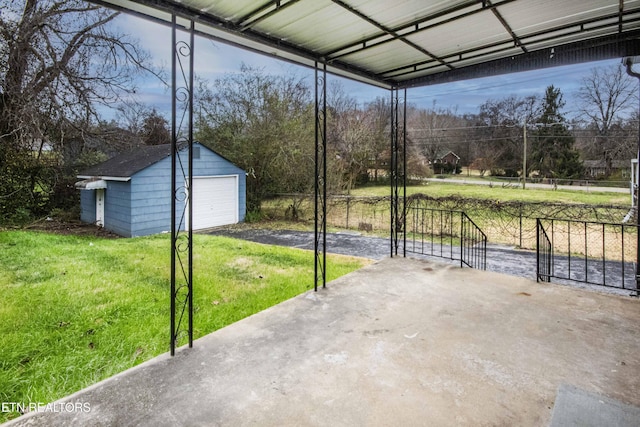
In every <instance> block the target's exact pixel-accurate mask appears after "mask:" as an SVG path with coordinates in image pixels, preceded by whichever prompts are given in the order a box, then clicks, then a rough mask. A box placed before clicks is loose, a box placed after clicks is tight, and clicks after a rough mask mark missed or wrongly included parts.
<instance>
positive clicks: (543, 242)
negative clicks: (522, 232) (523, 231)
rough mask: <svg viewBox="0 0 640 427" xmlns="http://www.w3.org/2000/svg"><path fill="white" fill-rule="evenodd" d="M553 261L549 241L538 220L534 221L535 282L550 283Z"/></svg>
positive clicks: (551, 247)
mask: <svg viewBox="0 0 640 427" xmlns="http://www.w3.org/2000/svg"><path fill="white" fill-rule="evenodd" d="M552 261H553V246H551V239H549V236H548V235H547V232H546V231H545V229H544V226H543V225H542V221H540V219H539V218H538V219H536V281H537V282H550V281H551V270H552V269H551V263H552Z"/></svg>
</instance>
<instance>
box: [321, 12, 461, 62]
mask: <svg viewBox="0 0 640 427" xmlns="http://www.w3.org/2000/svg"><path fill="white" fill-rule="evenodd" d="M331 1H333V2H334V3H335V4H337V5H338V6H340V7H343V8H344V9H346V10H348V11H349V12H351V13H353V14H354V15H356V16H358V17H359V18H361V19H363V20H365V21H367V22H368V23H370V24H371V25H373V26H375V27H377V28H379V29H380V30H382V31H383V32H385V33H386V34H388V35H390V36H392V37H393V40H401V41H402V42H404V43H405V44H407V45H409V46H411V47H412V48H414V49H416V50H417V51H419V52H421V53H423V54H424V55H426V56H428V57H429V58H433V59H435V60H436V61H438V62H440V63H441V64H443V65H447V66H448V67H449V68H453V67H451V66H449V65H448V64H447V63H446V62H444V61H443V60H442V59H440V58H438V56H437V55H434V54H433V53H431V52H429V51H428V50H426V49H425V48H423V47H420V46H418V45H417V44H415V43H413V42H411V41H409V40H407V39H406V38H404V36H402V35H400V34H398V33H397V32H394V31H392V30H390V29H389V28H387V27H385V26H384V25H382V24H380V23H379V22H376V21H375V20H373V19H371V18H370V17H368V16H367V15H365V14H364V13H362V12H360V11H358V10H357V9H355V8H353V7H351V6H349V5H348V4H346V3H344V2H342V1H341V0H331ZM365 49H366V47H365ZM334 59H335V58H334Z"/></svg>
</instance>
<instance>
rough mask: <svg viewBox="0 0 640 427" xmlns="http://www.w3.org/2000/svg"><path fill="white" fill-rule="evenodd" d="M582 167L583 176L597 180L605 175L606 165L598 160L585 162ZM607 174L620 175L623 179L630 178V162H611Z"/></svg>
mask: <svg viewBox="0 0 640 427" xmlns="http://www.w3.org/2000/svg"><path fill="white" fill-rule="evenodd" d="M582 163H583V165H584V173H585V176H588V177H591V178H597V177H600V176H604V175H606V174H607V163H606V162H605V161H604V160H602V159H600V160H585V161H583V162H582ZM609 172H610V173H612V174H618V173H619V174H620V176H621V177H623V178H629V176H631V175H630V174H631V162H630V161H629V160H612V161H611V166H610V168H609Z"/></svg>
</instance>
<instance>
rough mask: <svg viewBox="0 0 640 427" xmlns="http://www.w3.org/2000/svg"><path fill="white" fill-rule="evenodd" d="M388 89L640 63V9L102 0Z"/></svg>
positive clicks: (598, 0) (473, 1)
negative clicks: (620, 60) (615, 61)
mask: <svg viewBox="0 0 640 427" xmlns="http://www.w3.org/2000/svg"><path fill="white" fill-rule="evenodd" d="M92 1H93V3H98V4H102V5H105V6H109V7H115V8H117V9H121V10H126V11H129V12H134V13H136V14H138V15H141V16H146V17H150V18H152V19H155V20H159V21H161V22H165V23H169V22H171V16H172V14H176V15H177V16H178V17H179V18H180V19H179V20H178V23H180V24H182V25H184V26H187V22H188V20H193V21H194V22H195V29H196V31H197V33H199V34H201V35H204V36H208V37H211V38H214V39H218V40H222V41H226V42H229V43H231V44H235V45H239V46H242V47H245V48H249V49H252V50H256V51H259V52H263V53H266V54H269V55H273V56H277V57H280V58H282V59H285V60H289V61H293V62H295V63H299V64H303V65H308V66H314V64H315V62H320V63H325V62H326V64H327V66H328V70H329V71H330V72H333V73H335V74H339V75H342V76H346V77H350V78H353V79H356V80H360V81H364V82H367V83H371V84H375V85H377V86H380V87H384V88H393V87H395V88H404V87H414V86H422V85H428V84H436V83H443V82H447V81H453V80H461V79H468V78H476V77H483V76H489V75H495V74H503V73H509V72H515V71H524V70H531V69H536V68H544V67H551V66H556V65H567V64H574V63H580V62H588V61H595V60H601V59H609V58H617V57H623V56H634V55H640V0H494V1H491V0H431V1H425V0H394V1H389V0H269V1H264V0H263V1H256V0H217V1H216V0H177V1H171V0H137V1H136V0H92Z"/></svg>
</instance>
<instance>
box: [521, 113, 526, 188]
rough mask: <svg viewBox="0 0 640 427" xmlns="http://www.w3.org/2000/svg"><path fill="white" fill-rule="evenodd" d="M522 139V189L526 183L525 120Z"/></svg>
mask: <svg viewBox="0 0 640 427" xmlns="http://www.w3.org/2000/svg"><path fill="white" fill-rule="evenodd" d="M522 135H523V137H522V139H523V140H524V153H523V154H522V189H523V190H524V189H525V188H526V185H527V121H526V120H525V121H524V125H523V126H522Z"/></svg>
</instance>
